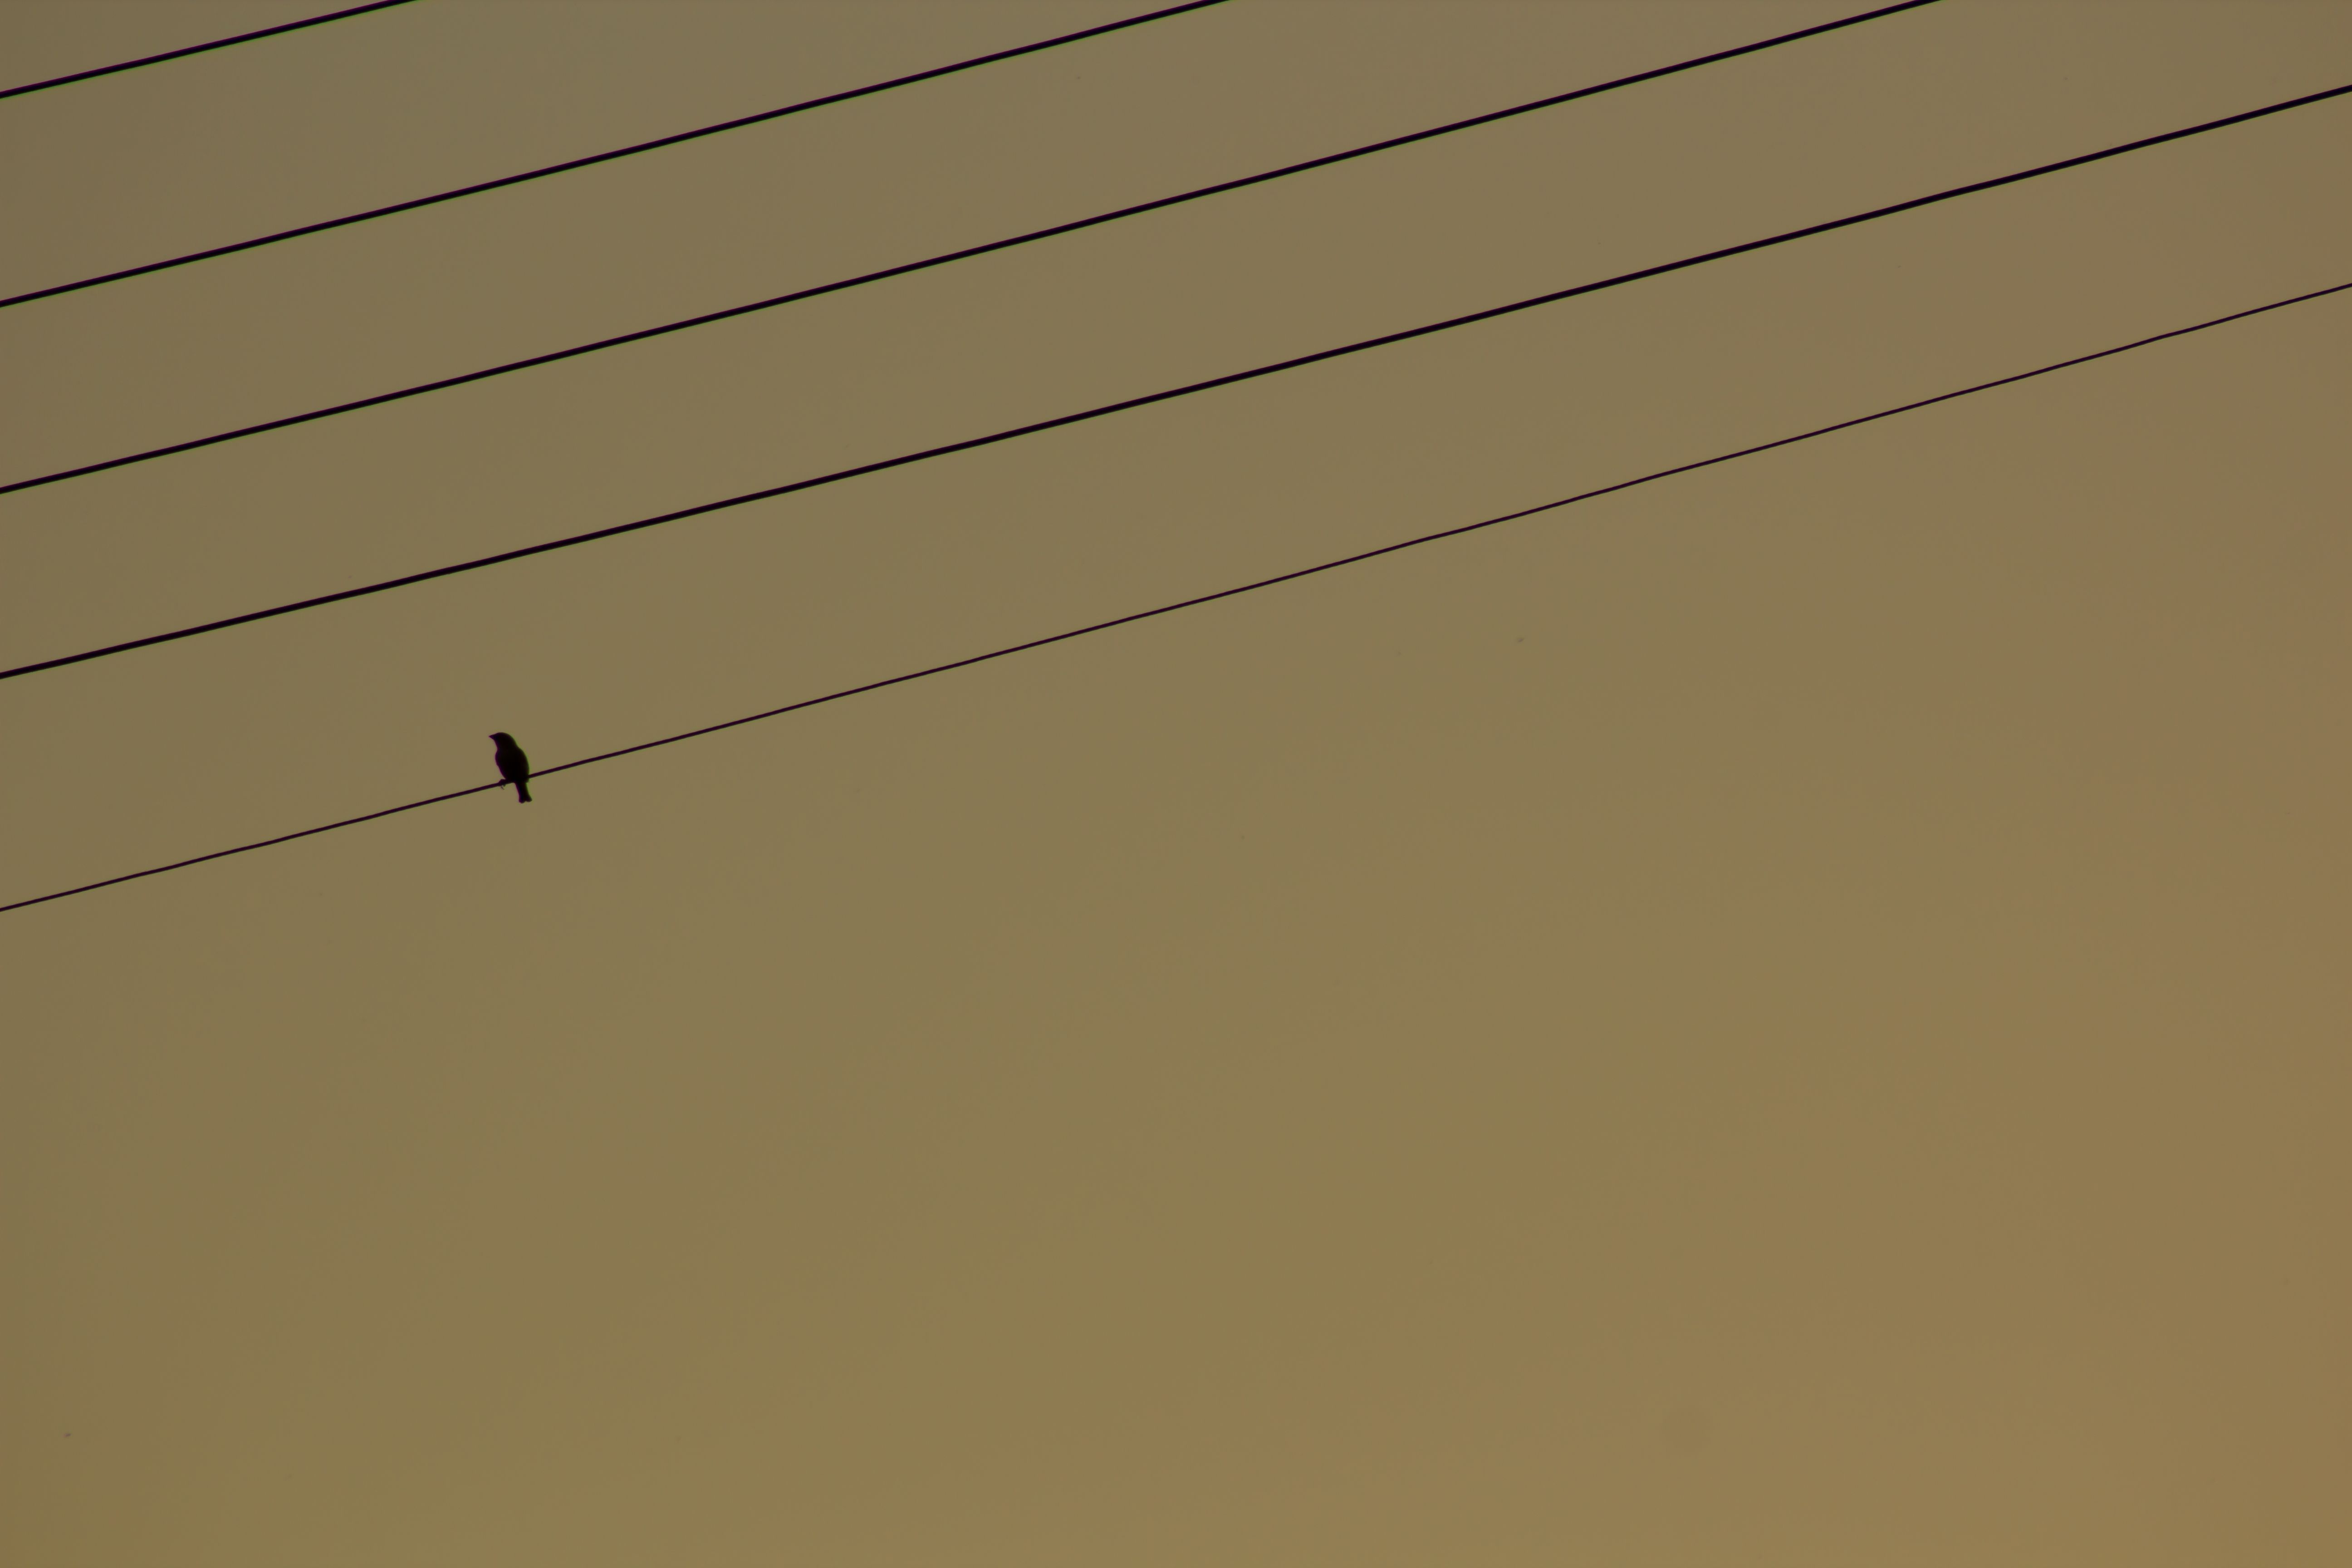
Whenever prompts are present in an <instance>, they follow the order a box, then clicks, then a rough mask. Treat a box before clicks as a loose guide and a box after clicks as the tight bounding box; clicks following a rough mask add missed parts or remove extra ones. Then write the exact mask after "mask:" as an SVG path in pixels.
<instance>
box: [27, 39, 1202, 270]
mask: <svg viewBox="0 0 2352 1568" xmlns="http://www.w3.org/2000/svg"><path fill="white" fill-rule="evenodd" d="M394 3H401V0H394ZM1225 3H1226V0H1184V4H1183V5H1171V6H1168V7H1166V8H1165V9H1163V10H1159V11H1150V12H1146V13H1145V14H1144V15H1142V16H1129V17H1128V18H1127V19H1126V20H1125V21H1121V22H1106V23H1104V24H1103V25H1102V26H1098V27H1085V28H1081V29H1080V30H1079V31H1077V32H1075V33H1064V34H1063V35H1061V36H1060V37H1055V38H1041V39H1039V40H1038V41H1037V42H1036V43H1034V44H1023V45H1021V46H1019V47H1016V48H1010V49H999V50H997V51H996V52H995V53H993V54H987V55H975V56H973V57H972V58H971V59H968V60H958V61H956V62H955V63H954V64H953V65H945V66H934V67H932V68H930V69H929V70H920V71H917V72H915V73H914V74H913V75H911V76H900V77H892V78H891V79H889V80H888V81H877V82H875V83H873V84H872V85H871V86H867V87H854V88H851V89H848V90H847V91H845V92H832V93H827V94H825V95H824V97H823V98H812V99H808V100H805V101H803V102H800V103H789V104H786V105H785V106H784V107H783V108H782V109H770V110H762V111H761V112H760V113H758V114H746V115H744V116H742V117H741V118H740V119H738V120H724V121H719V123H718V124H716V125H705V126H703V127H702V128H701V129H699V130H696V131H680V132H677V133H675V134H674V135H669V136H656V138H654V139H653V140H652V141H650V142H637V143H636V144H635V145H634V146H629V147H615V148H614V149H613V150H612V151H611V152H609V153H590V154H589V155H588V156H586V157H584V158H572V159H568V160H566V161H565V162H563V163H550V164H548V165H547V166H546V167H545V168H543V169H527V170H525V171H524V172H523V173H521V174H506V175H502V176H500V177H499V178H498V179H495V180H484V181H482V182H481V183H480V184H473V185H460V186H459V187H458V188H457V189H456V190H454V191H443V192H441V193H439V194H438V195H430V196H417V197H415V198H414V199H412V200H409V201H404V202H394V203H393V204H391V205H389V206H381V207H371V208H369V209H368V210H367V211H365V212H359V213H352V214H350V215H348V216H344V217H331V218H328V219H326V220H324V221H323V222H320V223H306V224H303V225H301V226H299V227H297V228H288V229H280V230H278V232H277V233H276V234H265V235H260V236H257V237H255V238H252V239H240V240H238V241H236V243H235V244H233V245H216V246H214V247H212V248H211V249H209V250H192V251H190V252H188V254H186V255H185V256H174V257H171V258H168V259H166V260H163V261H150V262H147V263H145V264H144V265H142V266H139V267H126V268H122V270H121V271H119V272H104V273H100V275H98V276H97V277H95V278H84V279H79V281H77V282H72V283H58V284H55V285H52V286H51V287H49V288H47V289H33V290H32V291H31V292H30V293H26V294H14V295H10V296H9V297H8V298H6V299H5V300H0V310H5V309H6V308H7V307H9V306H11V305H25V304H29V303H31V302H32V301H33V300H47V299H48V298H49V297H51V296H52V295H56V294H70V293H73V292H75V291H76V290H77V289H95V288H97V287H98V286H99V285H100V284H101V283H119V282H121V280H122V279H126V278H140V277H143V276H145V275H146V274H148V273H150V272H162V271H164V270H166V269H168V268H173V267H185V266H187V265H189V264H190V263H191V262H196V261H210V260H212V259H213V258H215V257H220V256H234V255H235V254H236V253H237V252H238V251H240V250H251V249H254V248H255V247H258V246H264V245H276V244H278V242H279V241H281V240H288V239H299V238H301V237H303V236H304V235H306V234H322V233H324V232H325V231H326V230H328V229H331V228H344V227H348V226H350V225H352V224H355V223H365V222H367V221H368V220H369V219H370V218H379V217H390V216H392V215H393V214H394V213H404V212H414V211H415V209H417V208H418V207H429V206H434V205H437V204H439V203H442V202H454V201H456V200H457V198H458V197H460V196H477V195H481V194H482V193H483V192H484V191H496V190H502V189H504V188H505V187H506V186H508V185H520V184H523V183H524V182H525V181H528V180H543V179H546V178H547V177H548V176H549V175H550V174H569V173H570V172H571V171H572V170H574V169H585V168H587V167H589V166H590V165H592V164H595V163H611V162H612V161H613V160H614V159H615V158H630V157H635V155H636V154H637V153H650V152H653V151H654V150H655V149H656V148H660V147H675V146H677V144H678V143H679V142H693V141H697V140H699V139H700V138H702V137H705V136H716V135H718V134H719V132H723V131H740V130H741V129H742V128H743V127H745V126H747V125H758V124H761V123H762V122H764V121H770V120H781V119H782V118H783V117H784V116H785V115H787V114H803V113H805V112H807V111H808V110H812V109H823V108H824V107H825V106H826V105H828V104H834V103H845V102H847V101H848V100H851V99H853V98H868V97H871V96H872V95H874V94H875V93H877V92H887V91H889V90H890V89H892V88H897V87H909V86H912V85H913V84H914V83H916V82H919V81H929V80H930V79H932V78H934V77H942V76H953V75H954V74H955V73H956V72H958V71H968V70H971V69H973V68H977V67H980V66H986V65H994V64H995V63H996V62H997V61H999V60H1009V59H1013V58H1017V57H1019V56H1021V55H1034V54H1035V53H1037V52H1038V51H1039V50H1040V49H1054V48H1059V47H1061V46H1063V45H1064V44H1075V43H1076V42H1078V40H1080V39H1081V38H1095V37H1101V36H1102V35H1103V34H1105V33H1116V32H1119V31H1121V30H1122V29H1124V28H1128V27H1139V26H1143V24H1145V23H1146V22H1157V21H1159V20H1160V19H1161V18H1163V17H1167V16H1179V15H1181V14H1182V13H1184V12H1186V11H1200V10H1204V9H1206V8H1207V7H1209V6H1211V5H1224V4H1225Z"/></svg>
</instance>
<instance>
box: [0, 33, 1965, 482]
mask: <svg viewBox="0 0 2352 1568" xmlns="http://www.w3.org/2000/svg"><path fill="white" fill-rule="evenodd" d="M1935 4H1937V0H1901V3H1900V4H1898V5H1886V6H1883V7H1881V8H1880V9H1878V10H1875V11H1865V12H1863V13H1861V14H1860V15H1858V16H1845V17H1842V18H1840V19H1839V20H1837V21H1834V22H1825V23H1822V25H1821V26H1815V27H1805V28H1802V29H1801V30H1799V31H1797V32H1793V33H1783V34H1780V36H1779V37H1771V38H1764V39H1760V40H1759V41H1758V42H1756V43H1752V44H1742V45H1740V46H1739V47H1738V48H1731V49H1722V50H1718V51H1717V53H1715V54H1711V55H1701V56H1699V57H1698V58H1695V59H1687V60H1682V61H1679V62H1677V63H1675V64H1674V65H1670V66H1660V67H1658V68H1656V69H1654V70H1646V71H1642V72H1639V73H1637V74H1635V75H1633V76H1627V77H1619V78H1618V79H1615V80H1614V81H1604V82H1601V83H1598V84H1597V85H1595V86H1591V87H1580V88H1578V89H1575V90H1574V91H1572V92H1562V93H1555V94H1554V95H1553V96H1551V97H1549V98H1539V99H1537V100H1534V101H1533V102H1530V103H1521V104H1516V105H1514V106H1512V107H1511V108H1509V109H1498V110H1494V111H1492V112H1491V113H1486V114H1478V115H1473V116H1472V117H1471V118H1469V119H1467V120H1456V121H1452V122H1451V123H1449V124H1445V125H1435V126H1432V127H1430V128H1429V129H1428V130H1426V131H1415V132H1411V133H1409V134H1407V135H1403V136H1392V137H1390V138H1389V139H1388V140H1386V141H1384V142H1368V143H1366V144H1365V145H1364V146H1361V147H1351V148H1349V149H1348V150H1347V151H1346V152H1344V153H1328V154H1326V155H1325V156H1323V157H1320V158H1309V159H1307V160H1306V161H1305V162H1303V163H1286V164H1285V165H1283V166H1282V167H1281V168H1278V169H1268V170H1266V171H1265V173H1263V174H1247V175H1244V176H1243V177H1242V178H1240V179H1235V180H1224V181H1221V182H1219V183H1218V184H1213V185H1202V186H1201V187H1200V188H1199V189H1197V190H1191V191H1185V192H1182V193H1181V194H1179V195H1172V196H1161V197H1159V198H1158V199H1156V200H1153V201H1148V202H1139V203H1137V204H1136V205H1133V206H1126V207H1120V208H1118V209H1117V210H1116V211H1113V212H1107V213H1097V214H1096V215H1095V216H1092V217H1083V218H1077V219H1075V220H1073V221H1071V222H1069V223H1059V224H1055V225H1053V226H1050V227H1047V228H1038V229H1032V230H1030V231H1029V232H1028V233H1026V234H1016V235H1013V237H1010V238H1007V239H995V240H991V241H989V242H988V243H987V244H985V245H974V246H969V247H965V248H964V249H961V250H951V251H948V252H946V253H944V254H942V255H939V256H932V257H927V258H924V259H922V260H920V261H908V262H903V263H901V264H900V265H898V266H896V267H886V268H882V269H881V270H880V271H878V272H866V273H861V274H859V275H858V276H857V277H855V278H844V279H839V280H838V281H835V282H832V283H820V284H817V285H815V286H814V287H813V288H808V289H794V290H793V292H791V293H789V294H779V295H776V296H775V297H774V298H772V299H768V300H753V301H752V302H751V303H750V304H748V305H733V306H730V307H729V308H728V309H726V310H712V311H710V312H709V313H708V314H705V315H700V316H689V317H688V318H687V319H685V320H684V321H669V322H666V323H664V324H663V325H661V326H658V327H646V328H643V329H641V330H639V331H634V332H624V333H622V334H620V335H619V336H617V337H610V338H599V339H598V340H596V341H595V342H588V343H581V344H579V345H577V346H576V347H573V348H568V349H557V350H555V351H554V352H552V353H543V354H533V355H531V356H530V357H529V358H528V359H519V360H513V361H510V362H509V363H505V364H498V365H492V366H490V367H489V368H488V369H487V370H476V371H468V372H467V373H466V374H462V375H452V376H444V377H443V378H442V379H440V380H438V381H427V382H422V383H419V384H417V385H415V386H405V387H402V388H401V389H400V390H398V391H396V392H383V393H378V394H376V395H374V396H373V397H362V398H355V399H353V400H352V402H349V403H338V404H335V405H332V406H331V407H327V408H314V409H311V410H310V412H308V413H305V414H289V415H288V416H285V417H284V418H280V419H268V420H264V421H263V422H262V423H260V424H258V425H247V426H241V427H240V428H238V429H235V430H224V431H222V432H220V433H219V434H218V435H215V436H200V437H196V438H195V439H194V440H191V441H175V442H173V443H172V444H171V445H169V446H164V447H151V448H149V449H148V450H146V451H143V452H132V453H129V454H127V455H126V456H123V457H120V458H106V459H104V460H103V461H100V462H96V463H84V464H82V465H81V466H80V467H79V468H61V469H59V470H58V472H56V473H53V474H39V475H37V476H35V477H34V478H32V479H17V480H15V481H13V482H11V483H8V484H0V495H7V494H9V493H11V492H12V491H16V490H29V489H36V488H37V487H39V486H42V485H54V484H58V483H60V482H62V481H64V480H66V479H81V478H83V477H85V476H86V475H89V474H98V473H103V472H105V471H106V470H107V469H109V468H123V467H126V466H128V465H130V464H131V463H144V462H148V461H150V460H152V459H153V458H169V457H173V456H176V455H177V454H179V453H182V452H193V451H195V450H197V449H198V448H200V447H214V446H218V445H219V444H220V443H222V442H224V441H235V440H238V439H241V438H242V437H247V436H259V435H264V434H266V433H268V432H269V431H271V430H283V429H286V428H288V427H289V426H295V425H307V424H310V422H311V421H313V420H316V419H328V418H331V417H333V416H336V415H338V414H352V413H356V412H358V411H359V410H360V409H362V408H374V407H377V406H379V405H383V404H386V403H397V402H399V401H400V400H401V399H403V398H408V397H417V396H421V395H424V394H425V393H428V392H443V391H446V390H447V389H448V388H450V387H453V386H464V385H467V384H469V383H472V382H477V381H487V380H488V379H489V378H490V377H492V376H495V375H507V374H512V373H513V372H515V371H519V370H530V369H533V368H535V367H537V366H540V365H543V364H553V363H557V362H558V361H561V360H568V359H576V358H578V357H579V356H580V355H582V354H589V353H598V352H600V351H601V350H604V349H612V348H619V347H621V346H622V345H623V344H625V343H635V342H644V341H646V339H647V338H658V337H662V336H665V335H667V334H668V333H671V332H682V331H686V330H687V329H688V328H689V327H707V326H709V325H710V324H711V323H712V322H714V321H730V320H732V319H733V318H735V317H737V316H748V315H751V313H753V312H754V311H758V310H774V309H775V308H776V307H778V306H780V305H791V304H795V303H797V302H799V301H800V300H814V299H815V298H816V297H817V296H818V295H820V294H836V293H839V292H840V291H841V290H843V289H855V288H857V287H859V286H860V285H862V284H866V283H878V282H881V281H882V280H883V279H889V278H900V277H904V276H906V275H907V274H908V273H910V272H921V271H925V270H927V269H929V268H933V267H944V266H946V265H947V264H948V263H950V262H951V261H967V260H970V259H971V258H973V257H975V256H986V255H988V254H990V253H991V252H992V251H998V250H1009V249H1011V248H1012V247H1014V246H1017V245H1028V244H1032V243H1034V242H1035V241H1037V240H1041V239H1051V238H1053V237H1055V236H1058V235H1065V234H1075V233H1076V232H1077V231H1078V230H1080V229H1086V228H1094V227H1097V226H1100V225H1102V224H1107V223H1116V222H1118V220H1119V219H1121V218H1129V217H1135V216H1139V215H1141V214H1143V213H1148V212H1157V211H1159V210H1160V209H1161V208H1163V207H1172V206H1179V205H1182V204H1184V203H1186V202H1195V201H1199V200H1200V199H1202V197H1203V196H1213V195H1223V194H1224V193H1225V192H1227V191H1238V190H1241V189H1244V187H1246V186H1250V185H1259V184H1265V182H1267V181H1269V180H1279V179H1282V178H1285V177H1286V176H1287V175H1291V174H1305V173H1306V172H1307V171H1308V170H1310V169H1320V168H1325V167H1328V166H1329V165H1330V164H1333V163H1347V162H1348V161H1349V160H1350V159H1354V158H1364V157H1369V156H1370V155H1371V154H1372V153H1385V152H1388V151H1390V150H1391V149H1393V148H1397V147H1405V146H1410V145H1412V143H1414V142H1426V141H1428V140H1430V139H1431V138H1433V137H1437V136H1447V135H1451V134H1453V133H1454V132H1457V131H1467V130H1470V129H1471V128H1473V127H1475V126H1479V125H1491V124H1493V123H1494V122H1495V121H1498V120H1508V119H1511V118H1512V117H1513V116H1515V115H1520V114H1530V113H1533V112H1534V111H1535V110H1538V109H1550V108H1553V107H1555V106H1557V105H1559V104H1563V103H1570V102H1573V101H1574V100H1578V99H1580V98H1591V97H1593V96H1594V95H1596V94H1599V93H1603V92H1611V91H1614V90H1615V89H1618V88H1621V87H1632V86H1633V85H1634V84H1636V83H1638V82H1644V81H1652V80H1654V79H1657V78H1659V77H1665V76H1674V75H1675V74H1677V73H1679V72H1682V71H1687V70H1696V68H1699V67H1700V66H1705V65H1713V64H1715V63H1716V62H1717V61H1719V60H1727V59H1732V58H1736V57H1738V56H1740V55H1750V54H1754V53H1756V52H1757V51H1759V50H1761V49H1769V48H1775V47H1779V46H1780V45H1782V44H1790V43H1794V42H1796V41H1797V40H1798V39H1800V38H1810V37H1813V36H1814V35H1816V34H1820V33H1832V32H1835V31H1837V30H1838V29H1840V28H1842V27H1851V26H1856V25H1858V24H1860V23H1863V22H1870V21H1875V20H1876V19H1878V18H1879V17H1881V16H1893V15H1894V14H1895V13H1896V12H1898V11H1913V10H1916V9H1918V8H1919V7H1920V6H1923V5H1935Z"/></svg>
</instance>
